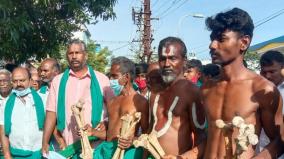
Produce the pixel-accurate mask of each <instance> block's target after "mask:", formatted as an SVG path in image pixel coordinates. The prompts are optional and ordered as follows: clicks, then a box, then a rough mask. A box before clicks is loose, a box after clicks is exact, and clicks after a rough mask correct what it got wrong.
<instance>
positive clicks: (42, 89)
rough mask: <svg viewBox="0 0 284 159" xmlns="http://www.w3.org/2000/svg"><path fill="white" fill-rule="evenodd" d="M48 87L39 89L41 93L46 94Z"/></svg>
mask: <svg viewBox="0 0 284 159" xmlns="http://www.w3.org/2000/svg"><path fill="white" fill-rule="evenodd" d="M46 91H47V85H42V86H41V87H40V89H39V93H42V94H46Z"/></svg>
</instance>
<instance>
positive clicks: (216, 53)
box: [209, 50, 220, 56]
mask: <svg viewBox="0 0 284 159" xmlns="http://www.w3.org/2000/svg"><path fill="white" fill-rule="evenodd" d="M209 53H210V55H211V56H213V55H215V56H219V55H220V54H219V53H218V52H216V51H213V50H210V52H209Z"/></svg>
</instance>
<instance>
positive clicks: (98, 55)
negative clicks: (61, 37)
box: [59, 41, 112, 73]
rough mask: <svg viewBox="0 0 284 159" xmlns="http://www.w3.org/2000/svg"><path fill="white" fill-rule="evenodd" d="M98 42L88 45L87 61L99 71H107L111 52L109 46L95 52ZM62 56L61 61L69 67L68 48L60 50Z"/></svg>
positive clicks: (64, 65) (63, 66)
mask: <svg viewBox="0 0 284 159" xmlns="http://www.w3.org/2000/svg"><path fill="white" fill-rule="evenodd" d="M96 47H97V46H96V44H95V43H94V42H93V41H91V42H90V43H88V45H87V52H88V60H87V63H88V65H90V66H91V67H92V68H94V69H95V70H97V71H100V72H102V73H105V70H106V67H107V65H108V62H109V58H111V55H112V54H111V52H110V51H109V50H108V48H107V47H105V48H103V49H101V50H100V51H99V52H95V50H96ZM60 53H61V57H60V60H59V61H60V63H61V66H62V68H63V70H64V69H65V68H67V67H68V63H67V60H66V48H63V47H62V49H61V51H60Z"/></svg>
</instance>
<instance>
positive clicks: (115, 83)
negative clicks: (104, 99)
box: [110, 79, 123, 96]
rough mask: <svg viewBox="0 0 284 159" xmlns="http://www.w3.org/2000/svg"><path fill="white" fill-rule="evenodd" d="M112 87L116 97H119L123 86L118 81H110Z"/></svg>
mask: <svg viewBox="0 0 284 159" xmlns="http://www.w3.org/2000/svg"><path fill="white" fill-rule="evenodd" d="M110 87H111V88H112V90H113V91H114V95H115V96H118V95H119V94H120V93H121V91H122V89H123V86H122V85H120V84H119V83H118V79H114V80H110Z"/></svg>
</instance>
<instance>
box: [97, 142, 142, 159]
mask: <svg viewBox="0 0 284 159" xmlns="http://www.w3.org/2000/svg"><path fill="white" fill-rule="evenodd" d="M116 148H117V141H111V142H108V141H104V142H102V143H101V144H100V145H99V146H98V147H97V148H96V149H95V151H94V159H111V158H112V156H113V155H114V152H115V150H116ZM142 156H143V149H142V148H134V147H133V146H131V147H130V148H128V149H126V150H125V153H124V159H142Z"/></svg>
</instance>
